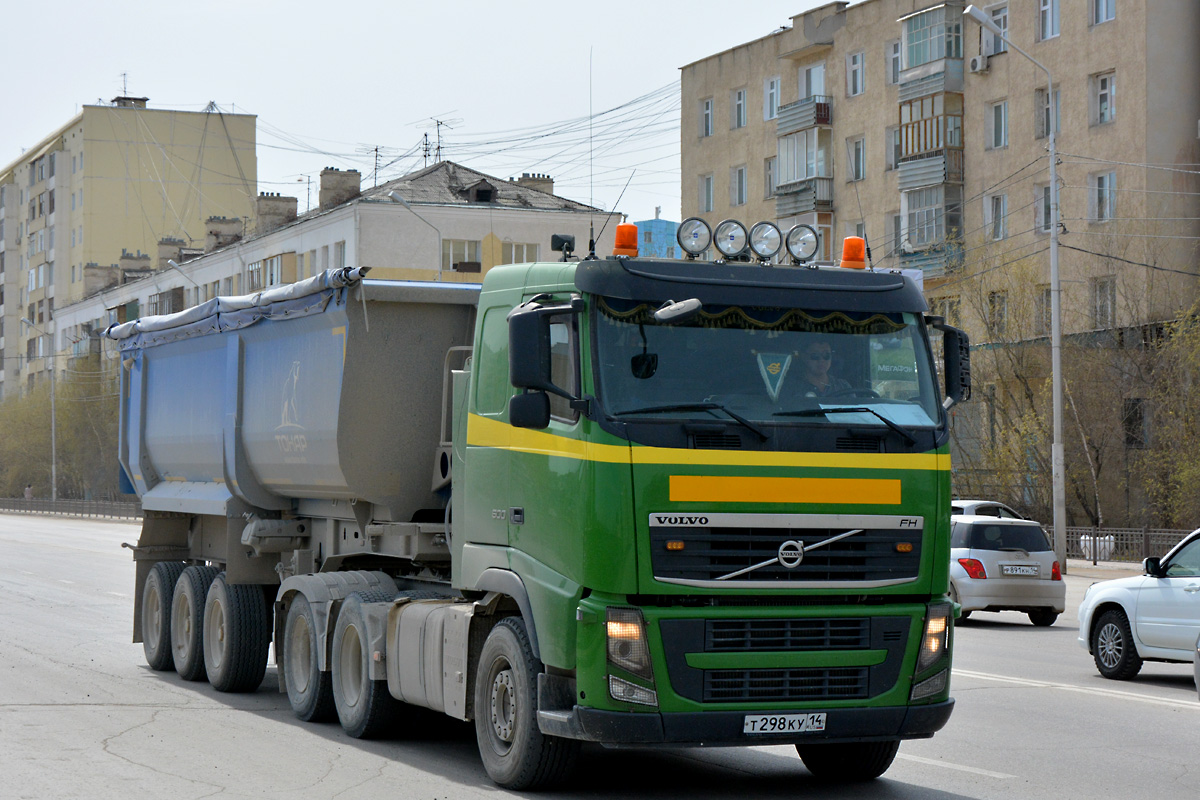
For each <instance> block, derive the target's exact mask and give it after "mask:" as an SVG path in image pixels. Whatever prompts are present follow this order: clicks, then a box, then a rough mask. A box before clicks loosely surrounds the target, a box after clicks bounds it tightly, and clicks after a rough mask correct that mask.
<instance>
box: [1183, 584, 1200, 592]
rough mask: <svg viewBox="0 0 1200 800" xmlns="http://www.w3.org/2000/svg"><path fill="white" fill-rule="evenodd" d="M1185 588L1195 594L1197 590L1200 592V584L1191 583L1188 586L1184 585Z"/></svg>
mask: <svg viewBox="0 0 1200 800" xmlns="http://www.w3.org/2000/svg"><path fill="white" fill-rule="evenodd" d="M1183 590H1184V591H1185V592H1187V593H1188V594H1195V593H1196V592H1200V584H1195V583H1189V584H1188V585H1187V586H1185V587H1183Z"/></svg>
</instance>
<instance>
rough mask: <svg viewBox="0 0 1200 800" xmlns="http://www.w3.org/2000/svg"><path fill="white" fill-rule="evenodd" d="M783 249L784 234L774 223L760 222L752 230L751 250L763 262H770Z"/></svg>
mask: <svg viewBox="0 0 1200 800" xmlns="http://www.w3.org/2000/svg"><path fill="white" fill-rule="evenodd" d="M782 247H783V234H782V233H780V232H779V227H778V226H777V225H775V224H774V223H773V222H758V223H755V224H754V227H752V228H751V229H750V249H751V250H753V251H754V255H756V256H758V257H759V259H761V260H762V261H770V260H771V259H772V258H773V257H774V256H775V254H776V253H778V252H779V250H780V248H782Z"/></svg>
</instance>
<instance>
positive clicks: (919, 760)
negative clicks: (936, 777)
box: [896, 753, 1017, 780]
mask: <svg viewBox="0 0 1200 800" xmlns="http://www.w3.org/2000/svg"><path fill="white" fill-rule="evenodd" d="M896 758H902V759H904V760H905V761H915V762H917V763H918V764H928V765H929V766H931V767H945V768H946V769H956V770H958V771H959V772H970V773H971V774H973V775H983V776H984V777H985V778H999V779H1000V780H1005V779H1007V778H1015V777H1017V776H1016V775H1008V774H1006V773H1004V772H992V771H990V770H986V769H979V768H978V767H968V766H965V765H963V764H951V763H950V762H949V761H938V760H937V759H936V758H922V757H921V756H910V755H908V754H907V753H897V754H896Z"/></svg>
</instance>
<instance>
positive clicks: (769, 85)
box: [763, 76, 783, 120]
mask: <svg viewBox="0 0 1200 800" xmlns="http://www.w3.org/2000/svg"><path fill="white" fill-rule="evenodd" d="M782 87H783V83H782V81H781V80H780V78H779V76H776V77H774V78H767V79H766V81H764V82H763V119H764V120H768V119H775V118H776V117H777V116H779V98H780V97H781V96H782V95H781V93H780V92H781V89H782Z"/></svg>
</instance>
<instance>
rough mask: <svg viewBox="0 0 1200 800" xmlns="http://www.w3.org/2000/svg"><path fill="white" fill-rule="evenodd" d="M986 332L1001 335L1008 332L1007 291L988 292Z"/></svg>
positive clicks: (995, 335)
mask: <svg viewBox="0 0 1200 800" xmlns="http://www.w3.org/2000/svg"><path fill="white" fill-rule="evenodd" d="M987 324H988V332H989V333H990V334H991V335H992V336H993V337H997V336H1003V335H1004V334H1005V333H1007V332H1008V292H989V293H988V318H987Z"/></svg>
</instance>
